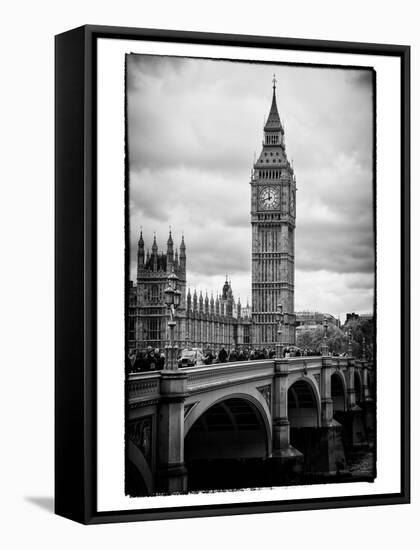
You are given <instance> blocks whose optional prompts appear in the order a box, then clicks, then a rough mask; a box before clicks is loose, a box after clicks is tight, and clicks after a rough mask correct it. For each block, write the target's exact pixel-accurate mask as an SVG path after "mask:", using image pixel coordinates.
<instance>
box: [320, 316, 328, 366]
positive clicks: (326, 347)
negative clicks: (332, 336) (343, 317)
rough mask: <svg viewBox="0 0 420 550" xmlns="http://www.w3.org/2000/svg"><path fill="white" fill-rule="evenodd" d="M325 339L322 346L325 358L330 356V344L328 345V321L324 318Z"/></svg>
mask: <svg viewBox="0 0 420 550" xmlns="http://www.w3.org/2000/svg"><path fill="white" fill-rule="evenodd" d="M323 326H324V338H323V342H322V346H321V353H322V356H323V357H327V356H328V344H327V329H328V319H327V318H326V317H324V323H323Z"/></svg>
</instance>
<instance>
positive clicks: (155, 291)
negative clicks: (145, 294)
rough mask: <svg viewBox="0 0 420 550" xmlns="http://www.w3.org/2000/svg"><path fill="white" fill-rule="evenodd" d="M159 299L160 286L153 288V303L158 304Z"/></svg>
mask: <svg viewBox="0 0 420 550" xmlns="http://www.w3.org/2000/svg"><path fill="white" fill-rule="evenodd" d="M158 299H159V287H158V285H153V286H152V302H157V301H158Z"/></svg>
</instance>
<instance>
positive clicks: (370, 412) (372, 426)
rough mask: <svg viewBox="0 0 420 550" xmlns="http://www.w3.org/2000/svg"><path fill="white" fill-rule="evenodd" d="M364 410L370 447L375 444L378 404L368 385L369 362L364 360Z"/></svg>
mask: <svg viewBox="0 0 420 550" xmlns="http://www.w3.org/2000/svg"><path fill="white" fill-rule="evenodd" d="M361 363H362V384H363V386H362V410H363V416H364V423H365V429H366V439H367V441H368V444H369V445H373V444H374V438H375V431H376V403H375V401H374V399H373V398H372V396H371V393H370V388H369V383H368V371H369V367H368V362H367V361H366V360H365V359H362V361H361Z"/></svg>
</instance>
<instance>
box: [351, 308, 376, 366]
mask: <svg viewBox="0 0 420 550" xmlns="http://www.w3.org/2000/svg"><path fill="white" fill-rule="evenodd" d="M350 328H351V332H352V352H353V356H354V357H356V358H357V359H361V358H362V355H363V337H364V338H365V346H366V358H367V359H368V360H372V359H373V356H374V350H375V342H376V331H375V323H374V321H373V320H370V319H363V318H362V319H361V318H359V319H353V320H351V321H348V322H347V323H346V325H345V327H344V331H345V333H346V336H347V335H348V333H349V329H350Z"/></svg>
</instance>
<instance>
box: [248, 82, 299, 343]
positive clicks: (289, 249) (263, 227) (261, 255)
mask: <svg viewBox="0 0 420 550" xmlns="http://www.w3.org/2000/svg"><path fill="white" fill-rule="evenodd" d="M250 183H251V225H252V341H253V344H254V345H255V346H264V347H273V346H274V345H275V342H276V338H277V329H278V326H277V322H276V309H277V305H278V304H281V305H282V306H283V313H285V316H284V324H283V331H282V342H283V344H285V345H287V344H289V345H293V344H295V315H294V282H295V220H296V179H295V175H294V171H293V167H292V166H291V164H290V162H289V161H288V159H287V155H286V146H285V142H284V128H283V125H282V123H281V121H280V117H279V113H278V110H277V103H276V79H275V78H274V79H273V99H272V103H271V109H270V114H269V115H268V119H267V122H266V124H265V126H264V140H263V143H262V151H261V154H260V156H259V158H258V160H257V161H256V162H255V164H254V168H253V171H252V175H251V182H250Z"/></svg>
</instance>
